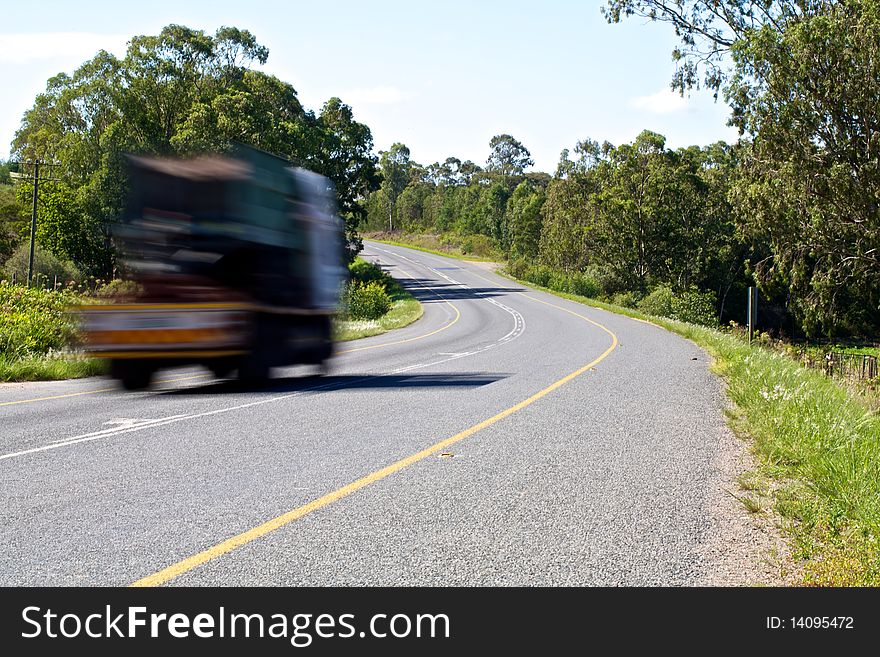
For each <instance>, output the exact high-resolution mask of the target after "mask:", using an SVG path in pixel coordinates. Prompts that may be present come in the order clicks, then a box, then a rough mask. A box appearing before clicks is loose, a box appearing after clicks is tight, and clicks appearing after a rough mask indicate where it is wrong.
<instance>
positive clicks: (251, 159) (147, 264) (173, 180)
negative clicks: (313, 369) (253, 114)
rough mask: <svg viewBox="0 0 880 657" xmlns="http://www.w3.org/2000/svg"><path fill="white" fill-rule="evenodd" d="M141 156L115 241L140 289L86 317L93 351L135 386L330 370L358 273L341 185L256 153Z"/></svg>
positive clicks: (89, 310)
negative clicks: (340, 206)
mask: <svg viewBox="0 0 880 657" xmlns="http://www.w3.org/2000/svg"><path fill="white" fill-rule="evenodd" d="M129 160H130V174H131V175H130V179H131V193H130V197H129V208H128V211H127V213H126V216H125V217H124V218H123V220H122V222H121V224H120V228H119V230H117V231H116V234H115V237H116V239H117V241H118V242H119V246H120V250H121V252H122V253H123V255H124V263H125V267H126V268H127V269H128V271H129V272H130V273H131V277H132V279H133V280H134V281H135V282H136V283H137V284H138V286H139V288H140V291H139V292H138V293H137V294H136V295H135V296H134V297H133V298H130V299H124V300H122V301H121V302H118V303H112V304H107V305H92V306H87V307H83V308H81V309H80V310H81V312H82V315H83V318H84V324H85V336H86V347H87V349H88V351H89V352H90V353H92V354H93V355H95V356H99V357H103V358H107V359H110V369H111V374H112V375H113V376H114V377H115V378H117V379H119V380H120V381H121V382H122V385H123V386H124V387H125V388H127V389H140V388H145V387H148V386H149V385H150V382H151V380H152V377H153V375H154V374H155V372H156V371H158V370H159V369H161V368H163V367H170V366H177V365H184V364H193V363H196V364H200V365H204V366H205V367H207V368H209V369H210V370H211V371H212V372H213V373H214V374H215V375H216V376H218V377H225V376H228V375H229V374H231V373H232V372H233V371H237V372H238V377H239V378H240V379H241V380H242V381H244V382H246V383H259V382H261V381H264V380H266V379H267V378H268V377H269V376H270V373H271V368H272V367H277V366H283V365H293V364H300V363H303V364H314V365H317V366H319V367H321V368H323V367H325V366H326V363H327V361H328V359H329V358H330V357H331V355H332V352H333V340H332V334H331V328H332V325H331V320H332V317H333V316H334V314H335V313H337V312H338V311H339V305H340V294H341V290H342V286H343V284H344V282H345V280H346V278H347V275H348V270H347V268H346V267H345V265H344V263H345V253H344V248H345V247H344V233H343V223H342V221H341V220H340V218H339V217H338V216H337V214H336V209H335V194H334V191H333V186H332V183H331V182H330V181H329V180H328V179H327V178H325V177H323V176H320V175H318V174H315V173H312V172H310V171H306V170H304V169H300V168H294V167H291V166H290V165H289V163H288V162H286V161H285V160H283V159H281V158H278V157H275V156H273V155H271V154H269V153H265V152H263V151H259V150H256V149H253V148H249V147H244V146H237V147H235V149H234V150H233V151H232V152H231V153H230V154H227V155H206V156H200V157H194V158H189V159H180V158H156V157H135V156H131V157H130V158H129Z"/></svg>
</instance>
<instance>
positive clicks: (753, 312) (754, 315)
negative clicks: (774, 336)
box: [748, 287, 758, 344]
mask: <svg viewBox="0 0 880 657" xmlns="http://www.w3.org/2000/svg"><path fill="white" fill-rule="evenodd" d="M748 318H749V344H752V338H753V337H754V335H755V323H756V322H757V320H758V288H756V287H750V288H749V308H748Z"/></svg>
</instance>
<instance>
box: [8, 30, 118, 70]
mask: <svg viewBox="0 0 880 657" xmlns="http://www.w3.org/2000/svg"><path fill="white" fill-rule="evenodd" d="M129 38H130V35H127V34H95V33H94V32H38V33H33V34H0V62H4V63H22V62H31V61H35V60H46V59H66V60H71V61H75V62H77V63H79V62H82V61H85V60H86V59H90V58H91V57H93V56H94V55H96V54H97V52H98V51H99V50H107V51H109V52H112V53H114V54H117V55H122V54H123V53H124V51H125V44H126V43H127V42H128V40H129Z"/></svg>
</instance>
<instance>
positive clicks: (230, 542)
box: [131, 297, 618, 587]
mask: <svg viewBox="0 0 880 657" xmlns="http://www.w3.org/2000/svg"><path fill="white" fill-rule="evenodd" d="M530 298H534V297H530ZM535 301H540V300H539V299H535ZM541 303H546V304H547V305H548V306H554V307H556V308H559V309H560V310H564V311H565V312H568V313H571V314H572V315H577V316H578V317H580V318H581V319H583V320H585V321H587V322H589V323H590V324H593V325H594V326H597V327H599V328H600V329H602V330H603V331H605V333H607V334H608V335H610V336H611V346H609V347H608V348H607V349H606V350H605V351H604V352H602V354H601V355H600V356H599V357H598V358H595V359H593V360H592V361H590V362H589V363H587V364H586V365H584V366H583V367H581V368H579V369H577V370H575V371H574V372H572V373H571V374H568V375H567V376H564V377H562V378H561V379H559V380H558V381H556V382H555V383H552V384H550V385H549V386H547V387H546V388H544V389H543V390H541V391H540V392H537V393H535V394H534V395H532V396H531V397H529V398H528V399H524V400H523V401H521V402H519V403H518V404H516V405H514V406H511V407H510V408H508V409H506V410H504V411H501V412H500V413H498V414H497V415H493V416H492V417H490V418H489V419H488V420H483V421H482V422H480V423H479V424H475V425H474V426H472V427H470V428H468V429H465V430H464V431H461V432H460V433H457V434H455V435H454V436H452V437H450V438H447V439H445V440H442V441H440V442H439V443H436V444H434V445H431V446H430V447H428V448H427V449H423V450H422V451H420V452H417V453H415V454H412V455H411V456H408V457H406V458H404V459H401V460H400V461H397V462H396V463H392V464H391V465H388V466H386V467H384V468H382V469H381V470H376V471H375V472H373V473H371V474H368V475H366V476H365V477H361V478H360V479H358V480H356V481H353V482H352V483H350V484H348V485H346V486H343V487H342V488H339V489H338V490H335V491H333V492H332V493H328V494H326V495H324V496H323V497H319V498H318V499H316V500H313V501H311V502H309V503H308V504H304V505H303V506H301V507H298V508H296V509H293V510H291V511H288V512H287V513H284V514H282V515H280V516H277V517H275V518H273V519H272V520H269V521H267V522H264V523H263V524H261V525H258V526H256V527H254V528H253V529H249V530H247V531H245V532H242V533H240V534H238V535H236V536H233V537H232V538H228V539H226V540H225V541H223V542H222V543H218V544H217V545H214V546H213V547H210V548H208V549H206V550H202V551H201V552H199V553H197V554H194V555H193V556H191V557H188V558H186V559H184V560H182V561H178V562H177V563H175V564H172V565H171V566H168V567H167V568H163V569H162V570H160V571H159V572H157V573H154V574H153V575H148V576H147V577H144V578H142V579H139V580H137V581H136V582H133V583H132V584H131V586H136V587H143V586H160V585H162V584H165V583H167V582H169V581H171V580H173V579H175V578H177V577H179V576H180V575H183V574H184V573H187V572H189V571H191V570H194V569H195V568H198V567H199V566H201V565H203V564H205V563H207V562H209V561H212V560H213V559H216V558H218V557H221V556H223V555H224V554H227V553H229V552H231V551H233V550H235V549H236V548H239V547H241V546H243V545H246V544H248V543H251V542H253V541H255V540H257V539H258V538H260V537H262V536H265V535H266V534H269V533H270V532H273V531H275V530H276V529H280V528H281V527H284V526H285V525H288V524H290V523H291V522H293V521H295V520H298V519H300V518H302V517H303V516H305V515H308V514H309V513H311V512H313V511H317V510H318V509H321V508H323V507H325V506H327V505H329V504H332V503H334V502H337V501H339V500H341V499H342V498H344V497H347V496H349V495H351V494H352V493H354V492H356V491H359V490H360V489H362V488H365V487H366V486H369V485H370V484H374V483H376V482H377V481H380V480H381V479H384V478H385V477H387V476H389V475H392V474H394V473H395V472H399V471H400V470H403V469H404V468H406V467H407V466H410V465H412V464H414V463H417V462H419V461H421V460H423V459H426V458H427V457H429V456H431V455H432V454H436V453H437V452H441V451H443V450H444V449H446V448H447V447H449V446H450V445H454V444H455V443H457V442H459V441H461V440H464V439H465V438H467V437H468V436H472V435H474V434H475V433H477V432H478V431H482V430H483V429H485V428H486V427H489V426H492V425H493V424H495V423H496V422H498V421H500V420H503V419H504V418H506V417H507V416H509V415H512V414H514V413H516V412H517V411H519V410H522V409H523V408H525V407H526V406H529V405H530V404H533V403H534V402H536V401H538V400H539V399H541V398H542V397H544V396H546V395H549V394H550V393H551V392H553V391H554V390H556V389H557V388H559V387H560V386H563V385H565V384H566V383H568V382H569V381H571V380H572V379H574V378H575V377H578V376H580V375H581V374H583V373H584V372H587V371H589V370H590V369H591V368H592V367H594V366H595V365H596V364H597V363H599V362H600V361H602V360H604V359H605V357H606V356H608V354H610V353H611V352H612V351H614V349H615V348H616V347H617V344H618V341H617V336H616V335H614V333H612V332H611V331H610V330H608V329H607V328H605V327H604V326H602V325H601V324H599V323H598V322H594V321H593V320H592V319H590V318H589V317H585V316H584V315H580V314H578V313H575V312H573V311H571V310H568V309H566V308H562V307H561V306H556V305H555V304H552V303H547V302H545V301H541Z"/></svg>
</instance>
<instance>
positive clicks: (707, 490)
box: [0, 243, 725, 586]
mask: <svg viewBox="0 0 880 657" xmlns="http://www.w3.org/2000/svg"><path fill="white" fill-rule="evenodd" d="M365 257H367V258H369V259H371V260H374V261H377V262H379V263H381V264H382V265H383V267H385V268H386V269H387V270H388V271H389V272H390V273H391V274H393V275H394V276H396V277H397V278H399V279H400V280H402V281H403V282H404V283H405V284H406V285H407V286H408V287H409V289H410V290H411V291H412V293H413V294H414V295H416V296H417V297H418V298H419V299H420V301H421V302H422V303H423V304H424V308H425V314H424V317H423V318H422V319H421V320H419V321H418V322H416V323H415V324H413V325H411V326H409V327H407V328H405V329H400V330H398V331H394V332H391V333H386V334H384V335H381V336H376V337H374V338H368V339H365V340H359V341H357V342H349V343H345V344H342V345H340V350H341V353H340V354H339V355H338V357H337V358H336V359H335V363H334V368H333V374H332V375H331V376H329V377H326V378H322V379H319V378H314V377H309V376H307V372H306V370H305V368H290V369H287V370H284V371H279V372H277V373H276V374H277V375H278V376H279V377H280V378H278V379H277V380H276V381H275V382H274V384H273V385H272V386H271V387H270V388H268V389H265V390H260V391H250V392H244V391H240V390H237V389H235V388H234V387H233V386H231V385H230V384H229V383H225V382H222V381H221V382H217V381H213V380H211V379H210V378H208V377H207V376H205V375H203V374H202V373H201V372H200V371H198V370H195V369H187V370H176V371H170V372H166V373H165V374H164V379H163V382H162V383H161V384H160V385H159V386H157V388H155V389H154V390H151V391H149V392H143V393H123V392H121V391H118V390H116V389H115V388H114V386H113V384H112V383H111V382H108V381H106V380H102V379H90V380H78V381H62V382H47V383H27V384H6V385H2V386H0V486H2V490H3V504H2V508H0V584H3V585H125V584H131V583H139V584H143V585H160V584H172V585H173V584H185V585H246V586H250V585H317V586H324V585H336V584H345V585H465V586H471V585H576V586H580V585H609V584H627V585H691V584H700V583H703V582H705V581H706V580H707V578H708V577H710V576H711V574H712V573H711V570H712V568H713V567H714V566H713V563H712V561H711V559H710V558H708V557H707V551H706V545H707V542H708V541H709V540H710V538H711V528H712V521H711V517H712V512H713V509H712V499H713V491H715V490H717V488H718V486H719V482H718V480H717V477H718V474H717V472H716V470H715V468H714V467H713V465H712V464H713V459H714V458H715V457H716V455H717V452H718V450H719V441H720V440H721V437H722V435H723V433H724V431H725V428H724V421H723V415H722V409H723V406H724V398H723V393H722V390H721V387H720V385H719V383H718V381H717V380H716V379H715V378H714V377H713V376H712V375H711V374H710V373H709V371H708V367H707V360H708V358H707V356H706V355H705V353H704V352H702V351H701V350H700V349H698V348H697V347H696V346H694V345H693V344H691V343H690V342H687V341H685V340H682V339H680V338H678V337H676V336H674V335H672V334H670V333H667V332H666V331H664V330H662V329H660V328H657V327H655V326H653V325H650V324H646V323H644V322H639V321H634V320H631V319H628V318H626V317H622V316H618V315H614V314H611V313H608V312H604V311H601V310H596V309H593V308H588V307H585V306H582V305H580V304H577V303H573V302H569V301H566V300H563V299H559V298H557V297H553V296H550V295H547V294H544V293H540V292H536V291H534V290H530V289H528V288H525V287H522V286H519V285H517V284H515V283H512V282H510V281H508V280H506V279H504V278H501V277H499V276H496V275H494V274H493V273H491V271H490V270H489V269H488V268H487V267H485V266H482V265H479V264H474V263H469V262H461V261H458V260H451V259H447V258H443V257H440V256H435V255H431V254H427V253H423V252H418V251H412V250H408V249H404V248H400V247H391V246H386V245H382V244H372V243H369V244H367V247H366V249H365Z"/></svg>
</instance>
